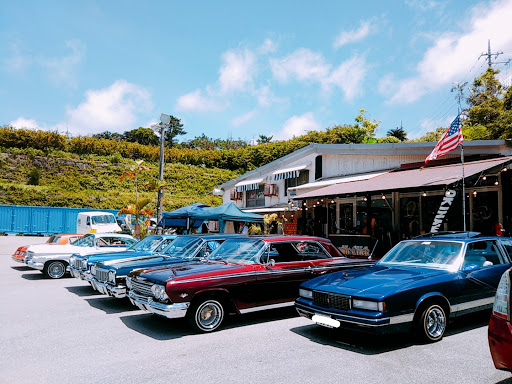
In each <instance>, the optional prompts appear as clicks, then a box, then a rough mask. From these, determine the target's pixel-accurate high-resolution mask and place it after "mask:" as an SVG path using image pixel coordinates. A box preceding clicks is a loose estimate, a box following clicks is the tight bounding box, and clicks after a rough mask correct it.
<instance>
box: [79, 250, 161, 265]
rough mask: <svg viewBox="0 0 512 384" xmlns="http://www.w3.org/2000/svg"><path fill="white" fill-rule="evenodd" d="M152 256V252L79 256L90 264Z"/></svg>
mask: <svg viewBox="0 0 512 384" xmlns="http://www.w3.org/2000/svg"><path fill="white" fill-rule="evenodd" d="M149 255H152V252H135V251H123V252H114V253H112V252H105V253H95V254H93V255H82V256H79V257H80V258H82V259H87V261H88V262H89V263H97V262H103V261H107V260H119V259H125V258H132V257H143V256H149Z"/></svg>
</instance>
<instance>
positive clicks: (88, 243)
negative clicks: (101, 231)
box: [73, 235, 94, 247]
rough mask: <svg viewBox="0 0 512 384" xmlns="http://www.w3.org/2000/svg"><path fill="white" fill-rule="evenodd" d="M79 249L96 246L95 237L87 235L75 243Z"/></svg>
mask: <svg viewBox="0 0 512 384" xmlns="http://www.w3.org/2000/svg"><path fill="white" fill-rule="evenodd" d="M73 245H76V246H77V247H92V246H94V235H85V236H84V237H82V238H80V239H78V240H77V241H75V242H74V243H73Z"/></svg>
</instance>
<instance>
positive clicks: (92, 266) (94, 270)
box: [91, 265, 96, 275]
mask: <svg viewBox="0 0 512 384" xmlns="http://www.w3.org/2000/svg"><path fill="white" fill-rule="evenodd" d="M91 274H93V275H96V267H95V266H94V265H91Z"/></svg>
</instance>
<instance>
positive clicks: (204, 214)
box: [192, 203, 263, 232]
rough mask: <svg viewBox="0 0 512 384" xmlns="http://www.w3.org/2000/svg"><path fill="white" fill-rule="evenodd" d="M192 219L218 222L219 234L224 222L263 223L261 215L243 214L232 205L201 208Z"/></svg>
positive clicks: (224, 224) (222, 230)
mask: <svg viewBox="0 0 512 384" xmlns="http://www.w3.org/2000/svg"><path fill="white" fill-rule="evenodd" d="M192 218H193V219H195V220H218V221H219V231H220V232H224V229H225V226H226V221H246V222H249V223H263V216H262V215H258V214H257V213H248V212H244V211H242V210H241V209H240V208H238V207H237V206H236V205H235V204H234V203H228V204H222V205H219V206H218V207H209V208H203V209H201V210H200V211H198V212H197V213H195V214H194V215H193V216H192Z"/></svg>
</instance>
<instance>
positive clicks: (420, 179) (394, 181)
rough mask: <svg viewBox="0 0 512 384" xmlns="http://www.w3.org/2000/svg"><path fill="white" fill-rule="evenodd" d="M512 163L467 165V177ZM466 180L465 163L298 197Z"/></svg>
mask: <svg viewBox="0 0 512 384" xmlns="http://www.w3.org/2000/svg"><path fill="white" fill-rule="evenodd" d="M511 162H512V156H508V157H500V158H495V159H489V160H481V161H475V162H471V163H465V164H464V177H465V178H472V177H475V176H478V175H480V174H485V173H486V172H491V171H493V170H494V169H497V168H500V167H503V166H505V165H508V164H510V163H511ZM461 179H462V164H460V163H459V164H451V165H445V166H436V167H422V168H420V169H410V170H405V171H394V172H388V173H385V174H382V175H380V176H376V177H374V178H371V179H367V180H360V181H352V182H344V183H339V184H334V185H330V186H327V187H324V188H319V189H316V190H314V191H311V192H306V193H303V194H300V195H297V196H295V197H294V199H305V198H313V197H319V196H337V195H351V194H357V193H359V194H362V193H364V192H380V191H398V190H403V189H410V188H428V187H434V186H441V185H450V184H453V183H455V182H457V181H459V180H461Z"/></svg>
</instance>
